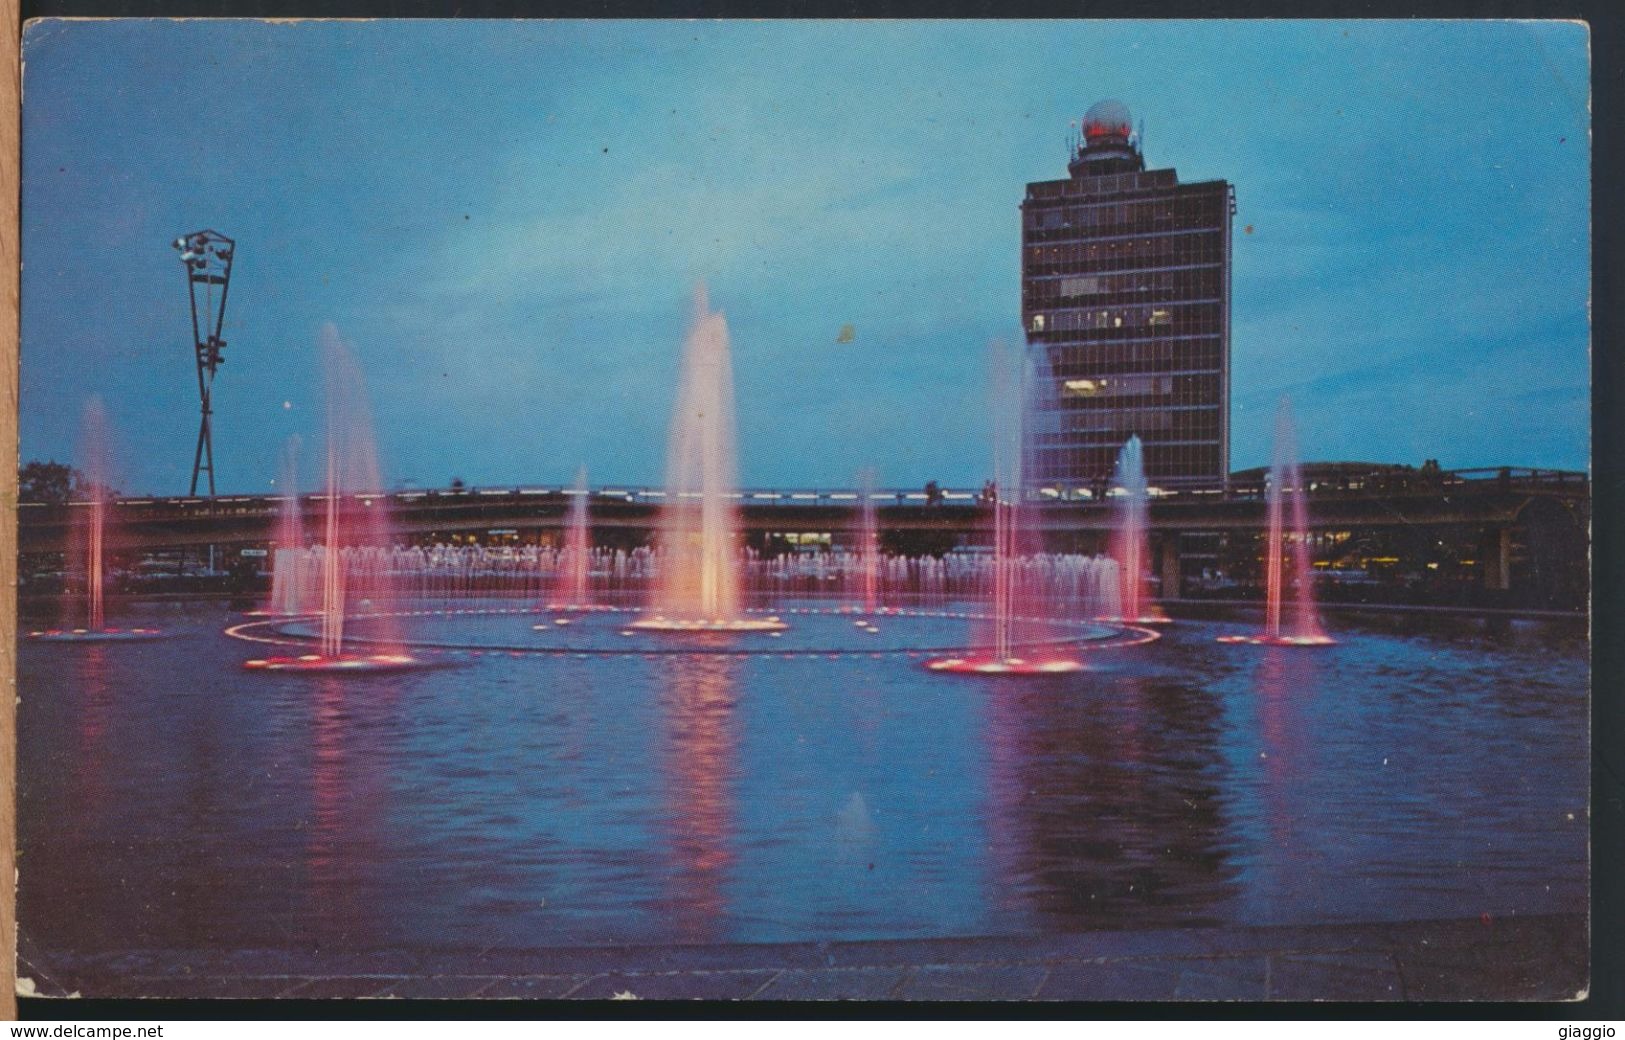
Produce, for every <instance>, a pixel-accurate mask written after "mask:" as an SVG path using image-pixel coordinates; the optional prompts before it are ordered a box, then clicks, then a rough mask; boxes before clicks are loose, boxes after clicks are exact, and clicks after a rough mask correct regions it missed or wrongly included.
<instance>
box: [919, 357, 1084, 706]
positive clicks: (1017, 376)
mask: <svg viewBox="0 0 1625 1040" xmlns="http://www.w3.org/2000/svg"><path fill="white" fill-rule="evenodd" d="M1036 383H1038V381H1037V380H1035V379H1033V378H1032V373H1031V372H1030V371H1029V369H1028V367H1027V366H1026V365H1025V364H1024V363H1023V362H1022V360H1021V358H1020V355H1019V353H1017V352H1015V351H1011V350H1009V349H1008V348H1006V347H1005V346H1004V345H1003V344H995V345H994V351H993V365H992V384H993V394H992V404H993V487H992V489H991V490H992V492H993V494H992V502H991V507H992V509H993V559H992V571H993V573H992V575H991V578H992V588H991V590H990V603H989V609H988V615H987V618H986V620H985V622H984V624H983V627H984V628H985V630H986V633H987V636H986V640H985V642H986V643H988V644H991V645H984V646H982V647H978V648H977V649H975V650H972V651H967V652H966V653H963V654H957V655H954V656H951V657H939V658H935V659H933V660H930V661H928V662H926V667H928V668H930V669H932V670H933V671H938V672H953V673H969V674H981V675H1050V674H1057V673H1062V672H1075V671H1079V670H1081V669H1082V668H1083V664H1082V662H1081V661H1079V660H1078V659H1077V657H1076V656H1075V655H1074V654H1073V652H1072V651H1073V648H1072V647H1070V646H1068V645H1066V644H1064V643H1059V644H1058V643H1057V642H1056V641H1055V639H1054V632H1055V629H1056V626H1055V625H1054V624H1053V623H1052V622H1051V620H1050V617H1049V607H1050V604H1049V603H1048V602H1046V597H1045V596H1044V595H1043V594H1042V592H1041V591H1040V590H1039V586H1038V585H1037V584H1036V583H1032V582H1027V581H1023V580H1022V579H1023V577H1024V574H1025V571H1026V570H1027V569H1028V568H1027V565H1028V563H1029V562H1030V561H1031V560H1032V559H1033V557H1034V556H1035V555H1037V550H1039V549H1040V548H1041V545H1040V539H1039V537H1038V532H1037V531H1036V530H1033V529H1032V528H1031V527H1030V526H1029V524H1028V523H1027V522H1026V515H1025V514H1026V513H1027V511H1028V510H1027V507H1025V506H1024V504H1023V502H1022V495H1023V492H1022V478H1023V469H1024V467H1023V464H1022V463H1023V458H1022V456H1023V455H1024V454H1025V451H1026V441H1025V439H1024V438H1023V436H1022V424H1023V422H1024V421H1025V418H1026V416H1027V414H1028V413H1029V411H1030V410H1031V406H1032V401H1031V394H1032V393H1033V392H1034V387H1035V384H1036Z"/></svg>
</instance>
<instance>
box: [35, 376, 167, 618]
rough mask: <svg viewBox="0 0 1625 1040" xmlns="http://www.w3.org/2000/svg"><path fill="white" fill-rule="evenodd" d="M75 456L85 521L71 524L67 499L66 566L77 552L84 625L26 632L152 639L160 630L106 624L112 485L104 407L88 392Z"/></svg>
mask: <svg viewBox="0 0 1625 1040" xmlns="http://www.w3.org/2000/svg"><path fill="white" fill-rule="evenodd" d="M79 455H80V459H79V465H80V467H81V470H80V472H81V473H82V474H83V475H84V484H83V486H82V487H78V488H70V497H71V494H72V493H78V494H82V495H84V496H85V497H84V499H83V500H82V501H83V509H84V522H83V523H79V524H73V523H71V516H72V511H73V509H74V504H73V503H70V504H69V506H68V509H69V516H70V531H71V533H70V535H69V548H68V552H67V556H68V558H69V566H70V567H71V566H72V561H73V559H74V558H75V557H77V559H78V560H79V561H81V562H82V563H83V566H84V569H85V586H84V592H83V596H84V599H83V601H82V603H83V610H84V616H85V623H84V627H82V628H69V629H61V628H52V629H45V630H42V631H36V632H30V633H29V636H30V638H33V639H44V640H50V641H52V642H109V641H119V640H132V639H153V638H156V637H158V636H160V635H162V633H161V632H159V631H158V630H157V629H153V628H118V627H112V628H110V627H108V625H107V610H106V593H107V526H108V521H109V519H110V516H109V513H110V509H109V506H110V501H109V500H110V498H111V494H112V492H111V490H110V481H111V471H112V460H111V455H110V454H109V448H108V435H107V412H106V410H105V409H103V407H102V402H101V399H100V398H98V397H92V398H91V399H90V400H89V401H88V402H86V404H85V410H84V428H83V432H82V434H81V436H80V442H79ZM67 613H69V614H70V616H71V614H74V613H78V608H77V607H70V608H69V609H68V611H67Z"/></svg>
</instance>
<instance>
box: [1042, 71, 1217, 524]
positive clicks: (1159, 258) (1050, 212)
mask: <svg viewBox="0 0 1625 1040" xmlns="http://www.w3.org/2000/svg"><path fill="white" fill-rule="evenodd" d="M1069 169H1070V171H1071V174H1072V175H1071V177H1069V178H1068V179H1066V180H1058V181H1039V182H1036V183H1033V184H1029V185H1027V197H1026V199H1025V200H1024V201H1023V202H1022V204H1021V216H1022V232H1021V242H1022V250H1021V265H1022V278H1021V286H1022V291H1021V311H1022V314H1021V316H1022V325H1023V327H1024V328H1025V329H1026V335H1027V344H1028V350H1029V353H1030V354H1031V355H1032V359H1033V361H1034V362H1035V363H1036V364H1035V368H1036V370H1037V371H1038V372H1039V373H1041V374H1042V378H1043V381H1044V384H1045V385H1044V387H1043V389H1044V390H1045V391H1046V392H1045V393H1043V394H1041V395H1039V400H1038V402H1037V408H1038V411H1039V414H1038V415H1037V416H1035V419H1036V421H1035V422H1034V423H1033V424H1032V426H1031V429H1030V432H1029V434H1028V465H1029V469H1028V474H1029V478H1028V483H1029V484H1030V485H1033V486H1037V487H1040V488H1051V489H1054V490H1055V491H1057V492H1059V493H1061V494H1063V495H1066V496H1068V497H1070V496H1072V495H1074V494H1076V493H1077V492H1079V491H1091V492H1093V491H1098V490H1099V489H1100V488H1101V487H1102V486H1103V484H1104V483H1105V482H1106V481H1107V480H1109V478H1110V476H1111V473H1112V470H1113V467H1114V466H1115V464H1116V461H1117V453H1118V451H1119V450H1120V449H1121V448H1122V446H1123V443H1124V442H1125V441H1126V440H1128V438H1129V437H1130V436H1133V435H1138V436H1139V437H1140V440H1141V441H1142V442H1144V445H1145V468H1146V476H1147V479H1148V482H1149V483H1150V484H1152V485H1153V486H1155V487H1160V488H1164V489H1168V490H1175V489H1187V488H1189V489H1195V488H1219V487H1222V486H1223V484H1224V481H1225V476H1226V473H1227V471H1228V469H1229V462H1230V223H1231V217H1232V215H1233V213H1234V211H1235V202H1234V198H1235V196H1234V190H1233V189H1232V188H1231V186H1230V185H1229V184H1228V183H1227V182H1225V181H1203V182H1201V183H1196V184H1181V183H1180V182H1179V178H1178V176H1177V174H1176V173H1175V172H1174V171H1173V170H1147V169H1146V168H1145V161H1144V159H1143V158H1142V156H1141V154H1140V150H1139V144H1138V141H1137V140H1135V138H1134V136H1133V135H1132V133H1131V132H1130V128H1129V123H1128V111H1127V109H1125V108H1123V107H1122V106H1121V105H1120V104H1118V103H1115V102H1102V103H1101V104H1099V105H1096V106H1095V107H1094V108H1091V109H1090V110H1089V115H1088V116H1086V117H1085V120H1084V127H1083V135H1082V138H1081V140H1080V142H1079V144H1078V146H1077V147H1076V148H1075V150H1074V158H1073V160H1072V162H1071V164H1070V166H1069Z"/></svg>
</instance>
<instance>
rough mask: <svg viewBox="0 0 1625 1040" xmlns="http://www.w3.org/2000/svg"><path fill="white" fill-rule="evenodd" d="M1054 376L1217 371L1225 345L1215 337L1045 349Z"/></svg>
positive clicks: (1092, 344)
mask: <svg viewBox="0 0 1625 1040" xmlns="http://www.w3.org/2000/svg"><path fill="white" fill-rule="evenodd" d="M1044 353H1045V358H1046V360H1047V361H1048V362H1049V367H1050V372H1051V374H1053V375H1054V376H1056V377H1058V378H1060V377H1068V378H1070V377H1074V376H1089V375H1094V374H1099V375H1115V374H1122V373H1130V372H1179V371H1217V370H1218V369H1219V368H1220V366H1221V362H1222V359H1223V354H1224V351H1223V346H1222V344H1221V343H1220V342H1219V340H1218V338H1217V337H1215V336H1201V337H1194V338H1192V337H1187V338H1181V339H1166V340H1163V339H1153V340H1139V341H1137V342H1133V343H1090V344H1087V345H1080V346H1060V347H1049V348H1047V349H1046V350H1045V352H1044Z"/></svg>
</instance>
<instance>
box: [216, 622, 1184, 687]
mask: <svg viewBox="0 0 1625 1040" xmlns="http://www.w3.org/2000/svg"><path fill="white" fill-rule="evenodd" d="M559 613H564V611H561V610H559V609H556V608H551V607H491V608H465V607H459V608H446V609H439V610H399V611H387V612H374V613H367V614H353V615H347V620H349V621H355V622H361V623H365V622H367V621H372V620H383V619H389V618H434V617H481V616H513V615H543V614H559ZM592 613H593V615H595V616H604V615H613V614H639V613H642V610H641V609H640V608H636V607H603V608H599V609H595V610H594V611H593V612H592ZM747 613H759V614H762V615H764V616H763V617H762V618H761V619H760V620H755V619H745V620H746V622H747V623H750V622H752V621H754V622H755V624H754V627H750V628H734V629H694V628H678V627H675V626H671V627H660V626H652V625H651V626H640V625H639V624H638V622H635V621H634V622H628V623H624V624H621V625H619V626H617V628H618V631H619V633H620V634H621V635H623V636H631V635H641V634H646V635H649V636H653V637H656V638H657V639H658V638H659V637H662V636H682V635H689V634H711V635H718V636H725V635H730V634H734V635H741V636H751V635H762V636H775V637H776V636H778V635H780V634H781V633H782V632H783V631H785V630H787V629H788V628H789V627H790V626H789V623H788V622H786V621H784V620H783V618H784V617H785V616H790V615H799V616H809V615H811V616H818V617H829V618H837V617H838V618H841V619H843V620H846V619H850V618H852V617H853V616H854V615H857V614H865V615H866V616H868V617H872V618H874V619H876V620H882V621H891V620H897V619H927V620H941V619H949V620H958V621H968V622H979V621H991V620H992V618H991V616H989V615H986V614H977V613H970V612H962V611H946V610H944V611H931V610H914V609H910V608H896V607H887V608H879V609H877V610H875V611H872V612H865V611H858V610H854V609H853V608H852V607H850V606H842V607H830V608H820V607H787V608H779V609H777V610H775V611H774V612H773V613H771V614H770V613H768V612H767V611H765V610H762V611H747ZM316 620H319V618H318V616H317V615H313V614H304V615H290V616H284V617H279V618H272V619H267V620H258V621H250V622H245V623H243V624H240V625H235V626H233V627H231V628H228V629H226V633H225V634H226V635H228V636H231V637H232V638H234V639H243V640H247V641H249V642H254V643H264V644H270V645H276V646H288V647H298V648H301V649H305V650H309V649H310V648H311V647H313V646H316V645H317V643H318V640H317V639H316V638H315V637H314V636H311V635H308V634H305V633H302V632H298V631H291V630H290V629H292V628H293V627H294V626H297V625H301V624H309V623H311V622H312V621H316ZM650 620H653V619H650ZM1025 620H1036V619H1025ZM573 623H574V621H573V620H572V619H565V618H555V619H554V622H553V624H552V625H546V624H541V625H535V626H533V628H535V629H537V630H550V629H552V628H553V627H554V625H570V624H573ZM1044 623H1046V624H1048V625H1051V626H1053V627H1056V628H1061V629H1071V630H1072V631H1071V632H1070V633H1069V634H1067V635H1065V636H1061V637H1058V638H1054V639H1042V640H1023V641H1020V642H1017V643H1012V644H1011V646H1010V650H1011V651H1013V652H1014V651H1019V652H1021V653H1023V654H1026V655H1027V657H1029V658H1032V664H1033V665H1034V666H1036V665H1038V664H1040V663H1042V662H1043V658H1042V655H1041V653H1038V652H1041V651H1044V650H1059V649H1062V648H1069V649H1071V650H1079V649H1085V648H1087V649H1088V650H1089V651H1095V650H1107V649H1117V648H1121V647H1127V646H1139V645H1141V644H1144V643H1149V642H1152V641H1153V640H1155V639H1157V638H1159V636H1158V633H1156V632H1154V631H1152V630H1150V629H1146V628H1139V627H1136V626H1132V625H1120V624H1110V623H1104V622H1099V621H1092V620H1091V621H1072V620H1053V619H1046V620H1045V622H1044ZM854 624H855V625H858V626H859V628H860V629H862V630H865V631H873V623H872V622H870V623H869V626H868V627H867V628H864V627H863V625H862V623H861V622H854ZM345 643H346V644H347V645H359V646H377V647H384V646H387V647H389V648H390V649H392V650H399V649H403V648H404V649H409V650H411V651H414V652H419V651H422V652H428V653H460V654H470V655H482V654H492V655H504V656H516V657H517V656H538V657H565V656H571V657H583V658H585V657H683V656H725V657H821V656H834V657H839V656H844V655H863V656H869V657H879V656H899V655H901V656H908V657H921V656H926V655H941V657H942V659H943V660H959V661H962V662H969V661H978V660H980V661H992V660H993V654H992V651H993V648H992V647H991V646H979V645H974V644H971V645H967V644H966V643H964V642H956V643H948V644H945V645H944V644H934V645H907V646H885V647H875V646H864V645H858V644H850V645H848V644H842V645H839V646H826V647H811V648H808V647H779V646H773V645H766V644H761V643H757V644H755V645H748V646H740V645H730V646H719V645H715V644H708V645H698V644H695V643H690V642H685V641H673V640H665V639H661V640H659V641H657V642H639V643H638V644H636V645H626V646H563V645H552V646H548V645H537V644H533V643H472V642H466V641H452V640H428V639H390V640H384V639H378V638H375V637H369V636H365V635H348V634H347V635H346V637H345ZM376 656H377V657H378V658H387V657H389V656H392V655H390V654H380V655H376ZM313 658H314V660H312V659H313ZM268 660H276V661H279V662H280V661H288V662H294V661H304V662H305V667H304V668H303V669H299V670H313V669H314V668H315V667H316V661H320V660H323V659H322V658H319V657H317V656H316V655H313V654H304V655H298V656H294V657H289V658H276V659H268ZM333 660H342V659H333ZM413 660H414V661H421V658H413ZM1015 660H1018V661H1021V662H1022V663H1025V659H1024V658H1016V659H1015ZM936 663H937V662H936V661H932V662H928V667H934V666H935V664H936ZM1002 663H1003V664H1004V665H1005V667H1002V668H997V667H989V668H987V669H985V671H986V672H987V673H989V674H992V673H998V674H1020V673H1022V672H1024V671H1028V670H1031V671H1033V674H1054V673H1056V672H1060V671H1068V670H1076V669H1068V668H1064V667H1055V665H1056V661H1055V659H1054V658H1051V659H1050V660H1049V663H1050V664H1051V666H1052V667H1050V668H1047V669H1039V668H1036V667H1034V668H1032V669H1025V668H1023V667H1021V666H1020V665H1015V664H1013V662H1012V659H1011V658H1005V659H1003V661H1002ZM420 666H421V665H420ZM253 667H255V668H257V669H270V666H269V665H254V666H253ZM402 667H410V666H407V665H403V666H402ZM295 668H296V666H295V665H293V664H291V663H290V664H289V665H288V666H287V668H286V670H295ZM328 670H332V671H353V670H356V667H355V666H353V665H352V666H349V667H332V668H329V669H328ZM936 670H950V671H953V670H959V671H971V670H973V669H971V668H943V669H936Z"/></svg>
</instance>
